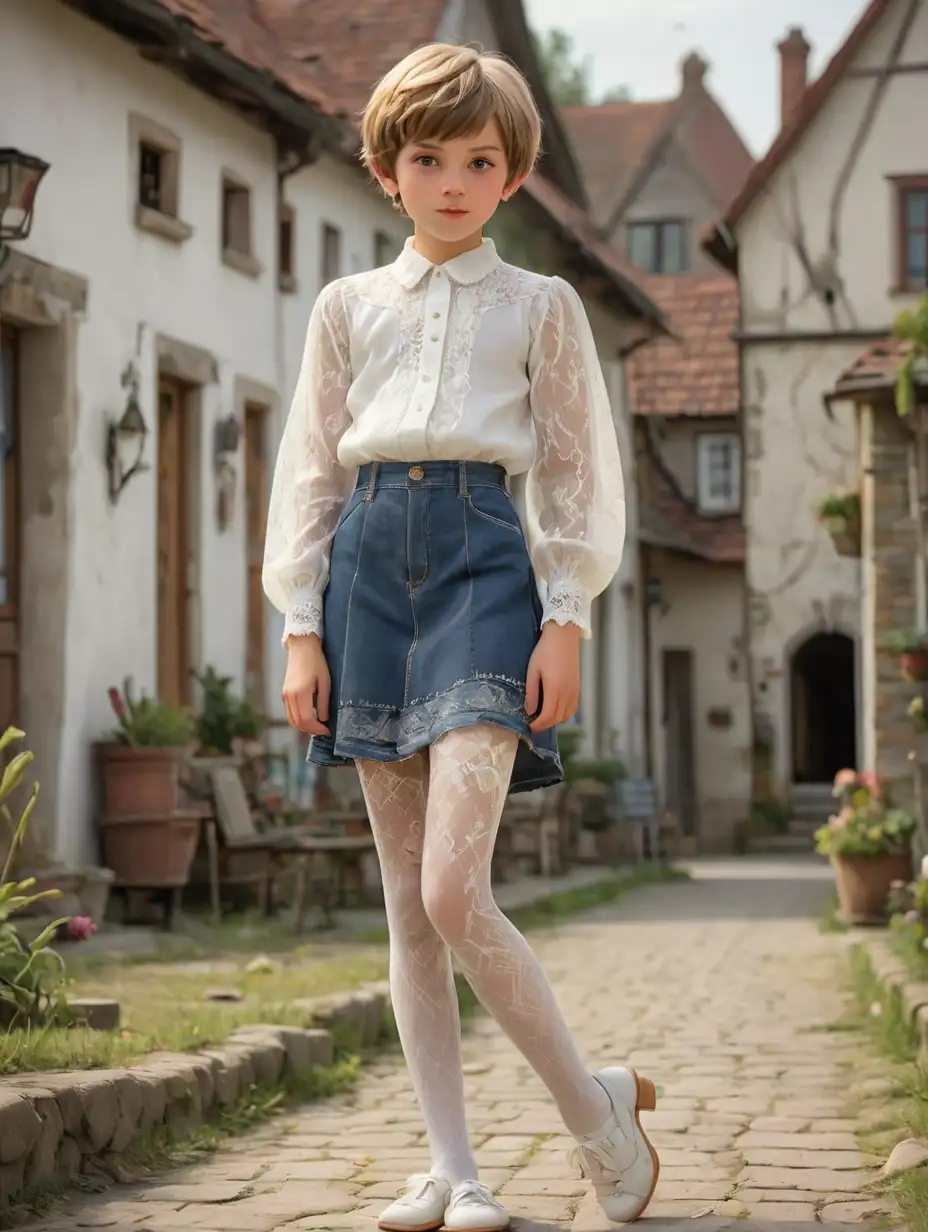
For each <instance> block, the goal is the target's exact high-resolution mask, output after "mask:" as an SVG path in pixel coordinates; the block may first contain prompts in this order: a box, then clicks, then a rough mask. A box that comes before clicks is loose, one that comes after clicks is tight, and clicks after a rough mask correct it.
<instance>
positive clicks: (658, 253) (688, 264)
mask: <svg viewBox="0 0 928 1232" xmlns="http://www.w3.org/2000/svg"><path fill="white" fill-rule="evenodd" d="M667 227H679V228H680V232H681V236H682V242H681V250H682V261H681V263H680V268H679V269H675V270H668V269H665V268H664V249H665V242H664V231H665V229H666V228H667ZM636 228H637V229H639V230H649V231H650V232H651V233H652V237H653V241H654V255H655V260H654V262H653V268H650V267H646V266H644V265H639V264H638V263H637V262H636V261H635V260H634V258H633V256H632V249H631V242H630V241H631V232H632V231H633V230H635V229H636ZM625 251H626V254H627V256H628V259H629V260H630V261H631V262H632V263H633V264H634V265H635V267H636V269H640V270H643V271H644V272H645V273H647V274H664V275H668V276H673V275H676V274H688V273H690V272H691V270H692V268H693V259H692V251H691V242H690V222H689V219H687V218H630V219H629V220H628V221H627V222H626V224H625Z"/></svg>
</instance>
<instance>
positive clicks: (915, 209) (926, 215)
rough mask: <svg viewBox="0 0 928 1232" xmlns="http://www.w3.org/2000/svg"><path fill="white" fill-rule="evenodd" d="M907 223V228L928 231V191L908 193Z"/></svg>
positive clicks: (906, 205)
mask: <svg viewBox="0 0 928 1232" xmlns="http://www.w3.org/2000/svg"><path fill="white" fill-rule="evenodd" d="M905 222H906V226H907V227H913V228H915V229H917V230H919V231H924V230H928V190H926V191H924V192H907V193H906V195H905Z"/></svg>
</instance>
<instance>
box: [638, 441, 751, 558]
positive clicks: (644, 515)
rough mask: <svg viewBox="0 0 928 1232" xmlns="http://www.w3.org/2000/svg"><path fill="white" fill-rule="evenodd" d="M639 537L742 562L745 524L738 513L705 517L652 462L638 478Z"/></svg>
mask: <svg viewBox="0 0 928 1232" xmlns="http://www.w3.org/2000/svg"><path fill="white" fill-rule="evenodd" d="M638 538H639V539H640V540H641V541H642V542H643V543H647V544H650V545H651V546H652V547H659V548H665V549H667V550H669V551H672V552H684V553H686V555H688V556H698V557H699V558H700V559H702V560H711V561H715V562H717V563H719V564H742V563H743V562H744V555H745V537H744V524H743V522H742V521H741V518H740V516H739V515H737V514H733V515H730V516H726V517H715V518H713V517H706V516H704V515H702V514H700V513H699V512H697V511H696V510H695V509H693V508H692V506H690V505H689V504H688V503H687V502H686V501H685V500H684V499H683V498H682V497H681V496H680V495H679V494H678V493H677V492H676V491H675V490H674V488H673V486H672V485H671V483H670V481H669V480H668V479H667V477H666V476H665V475H664V474H663V472H662V471H661V469H660V468H659V467H657V466H655V465H654V464H653V463H646V464H645V465H644V467H643V468H642V474H641V477H640V481H639V500H638Z"/></svg>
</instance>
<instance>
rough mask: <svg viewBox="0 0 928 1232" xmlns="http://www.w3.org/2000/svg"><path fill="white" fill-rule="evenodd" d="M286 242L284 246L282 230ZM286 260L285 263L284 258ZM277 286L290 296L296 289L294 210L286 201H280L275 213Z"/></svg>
mask: <svg viewBox="0 0 928 1232" xmlns="http://www.w3.org/2000/svg"><path fill="white" fill-rule="evenodd" d="M285 228H286V229H287V231H288V241H287V244H286V245H284V229H285ZM285 255H286V257H287V260H286V262H285V260H284V256H285ZM277 284H278V286H279V287H280V289H281V291H286V292H288V293H290V294H292V293H293V292H295V291H296V290H297V289H298V286H299V284H298V283H297V278H296V210H295V209H294V208H293V206H292V205H291V204H290V203H289V202H288V201H281V202H280V205H279V207H278V213H277Z"/></svg>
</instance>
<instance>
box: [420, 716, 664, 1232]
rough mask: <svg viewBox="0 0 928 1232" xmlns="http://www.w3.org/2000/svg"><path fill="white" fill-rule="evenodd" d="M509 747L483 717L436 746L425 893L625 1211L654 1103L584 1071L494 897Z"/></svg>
mask: <svg viewBox="0 0 928 1232" xmlns="http://www.w3.org/2000/svg"><path fill="white" fill-rule="evenodd" d="M515 752H516V737H515V736H514V735H511V734H509V733H506V732H501V731H500V729H499V728H495V727H492V726H490V725H482V726H476V727H471V728H465V729H462V730H459V731H456V732H449V733H448V734H447V735H446V736H443V737H442V739H441V740H439V741H437V742H436V744H435V745H434V747H433V748H432V755H431V772H430V781H429V795H428V808H427V812H426V827H425V847H424V851H423V863H422V894H423V900H424V902H425V907H426V911H427V912H428V915H429V919H430V920H431V921H432V923H433V924H434V925H435V927H436V929H437V930H438V932H439V933H440V934H441V936H442V937H443V938H444V939H445V941H446V942H447V944H448V946H449V947H450V948H451V949H452V950H453V951H454V953H455V955H456V957H457V959H458V961H459V962H460V964H461V967H462V968H463V970H464V972H465V974H466V975H467V978H468V979H469V980H470V982H471V984H472V985H473V987H474V991H475V992H476V993H477V996H478V997H479V998H480V1001H481V1002H482V1004H483V1005H484V1006H485V1007H486V1009H488V1010H489V1012H490V1013H491V1014H492V1015H493V1017H494V1018H495V1019H496V1021H497V1022H498V1023H499V1024H500V1026H501V1027H502V1028H503V1030H504V1031H505V1032H506V1034H507V1035H508V1036H509V1038H510V1039H511V1040H512V1042H513V1043H514V1044H515V1045H516V1047H517V1048H519V1050H520V1051H521V1052H522V1055H523V1056H524V1057H525V1059H526V1060H527V1061H528V1062H529V1064H530V1065H531V1066H532V1068H533V1069H534V1070H535V1072H536V1073H537V1074H538V1075H539V1077H540V1078H541V1079H542V1081H543V1082H544V1083H545V1085H546V1086H547V1087H548V1090H549V1091H550V1092H551V1094H552V1095H553V1096H554V1099H555V1100H556V1102H557V1105H558V1109H559V1110H560V1113H561V1116H562V1117H563V1118H564V1123H565V1125H566V1126H567V1128H568V1129H569V1130H570V1132H571V1133H572V1134H573V1135H574V1136H575V1137H576V1138H577V1140H578V1141H577V1147H576V1148H575V1150H574V1153H573V1154H572V1156H571V1159H572V1162H574V1163H575V1164H576V1165H577V1166H579V1168H580V1171H581V1172H582V1173H583V1175H584V1176H587V1177H588V1178H589V1179H590V1180H591V1181H592V1182H593V1186H594V1189H595V1191H596V1195H597V1197H598V1199H599V1202H600V1205H601V1206H602V1208H603V1210H604V1211H605V1213H606V1215H607V1216H608V1217H609V1218H610V1219H612V1220H614V1221H615V1222H617V1223H627V1222H630V1221H632V1220H634V1219H637V1218H638V1217H639V1216H640V1215H641V1214H642V1213H643V1212H644V1210H645V1208H646V1207H647V1205H648V1203H649V1202H650V1200H651V1197H652V1195H653V1193H654V1189H655V1186H656V1185H657V1174H658V1170H659V1164H658V1159H657V1154H656V1152H655V1151H654V1148H653V1147H652V1145H651V1143H650V1142H649V1141H648V1139H647V1136H646V1135H645V1133H644V1131H643V1130H642V1128H641V1122H640V1119H639V1113H640V1112H641V1111H642V1110H645V1109H650V1108H653V1107H654V1102H655V1092H654V1087H653V1084H652V1083H650V1082H649V1081H648V1080H647V1079H639V1078H638V1075H637V1074H635V1073H634V1072H633V1071H631V1070H628V1069H625V1068H623V1067H619V1066H616V1067H613V1068H610V1069H605V1070H602V1071H601V1072H600V1073H599V1074H597V1075H596V1076H595V1077H594V1076H593V1075H592V1074H590V1073H588V1071H587V1070H586V1068H585V1066H584V1064H583V1061H582V1060H581V1058H580V1055H579V1053H578V1052H577V1049H576V1046H575V1045H574V1042H573V1039H572V1038H571V1035H570V1032H569V1031H568V1029H567V1024H566V1023H565V1022H564V1019H563V1017H562V1015H561V1012H560V1010H559V1009H558V1006H557V1002H556V1001H555V999H554V994H553V993H552V991H551V988H550V985H549V984H548V981H547V980H546V978H545V976H544V973H543V972H542V970H541V967H540V965H539V963H538V960H537V959H536V957H535V955H534V954H533V953H532V951H531V949H530V948H529V945H528V943H527V942H526V941H525V939H524V937H522V936H521V934H520V933H519V932H518V931H517V930H516V929H515V928H514V927H513V925H512V924H511V923H510V922H509V921H508V920H507V919H506V917H505V916H504V915H503V914H502V912H501V911H500V910H499V908H498V907H497V905H496V903H495V901H494V899H493V893H492V890H491V888H490V866H491V860H492V856H493V846H494V843H495V841H496V833H497V829H498V826H499V820H500V815H501V813H502V809H503V804H504V803H505V799H506V793H507V790H508V786H509V779H510V775H511V772H512V765H513V761H514V759H515ZM449 1209H450V1208H449ZM446 1222H447V1221H446Z"/></svg>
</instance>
